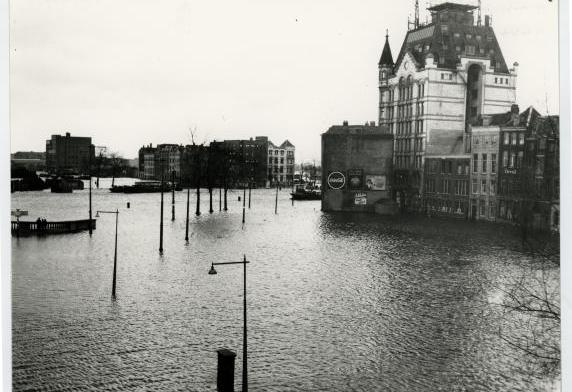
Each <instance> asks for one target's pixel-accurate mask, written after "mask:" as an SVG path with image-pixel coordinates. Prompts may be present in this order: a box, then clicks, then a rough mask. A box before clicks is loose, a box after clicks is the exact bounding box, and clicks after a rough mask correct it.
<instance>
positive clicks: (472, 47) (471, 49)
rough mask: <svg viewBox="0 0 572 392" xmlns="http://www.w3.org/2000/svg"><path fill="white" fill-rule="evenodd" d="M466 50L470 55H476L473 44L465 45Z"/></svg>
mask: <svg viewBox="0 0 572 392" xmlns="http://www.w3.org/2000/svg"><path fill="white" fill-rule="evenodd" d="M465 51H466V52H467V54H468V55H470V56H474V54H475V47H474V46H473V45H467V46H465Z"/></svg>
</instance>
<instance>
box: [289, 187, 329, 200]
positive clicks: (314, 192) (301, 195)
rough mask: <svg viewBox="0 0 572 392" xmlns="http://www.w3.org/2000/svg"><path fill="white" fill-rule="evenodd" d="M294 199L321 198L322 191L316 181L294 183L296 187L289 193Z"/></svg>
mask: <svg viewBox="0 0 572 392" xmlns="http://www.w3.org/2000/svg"><path fill="white" fill-rule="evenodd" d="M291 195H292V199H294V200H321V199H322V191H321V189H320V186H319V185H317V184H316V183H309V184H302V185H296V189H295V190H294V192H292V193H291Z"/></svg>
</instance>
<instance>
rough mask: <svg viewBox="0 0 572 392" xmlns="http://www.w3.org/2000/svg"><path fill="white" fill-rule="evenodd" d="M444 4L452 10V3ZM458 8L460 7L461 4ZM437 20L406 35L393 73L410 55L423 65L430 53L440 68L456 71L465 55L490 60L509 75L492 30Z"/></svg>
mask: <svg viewBox="0 0 572 392" xmlns="http://www.w3.org/2000/svg"><path fill="white" fill-rule="evenodd" d="M445 4H449V6H450V3H445ZM457 5H459V6H461V5H460V4H457ZM436 7H437V6H436ZM436 7H433V8H436ZM436 20H437V21H436V22H435V23H432V24H429V25H425V26H421V27H419V28H417V29H415V30H410V31H408V32H407V35H406V36H405V40H404V41H403V44H402V46H401V50H400V51H399V55H398V56H397V60H396V62H395V67H394V70H396V69H397V67H398V66H399V64H400V63H401V61H402V60H403V57H404V56H405V53H406V52H407V51H410V52H411V54H412V55H413V56H414V57H415V59H416V60H417V62H419V63H420V64H425V58H426V57H427V55H428V54H429V53H431V54H433V56H434V58H435V64H437V66H438V67H439V68H448V69H453V70H454V69H456V68H457V63H458V61H459V58H460V56H461V55H463V56H467V57H475V58H488V59H490V60H491V65H493V66H494V67H495V70H496V71H497V72H500V73H508V72H509V70H508V67H507V64H506V62H505V59H504V56H503V54H502V52H501V49H500V46H499V43H498V41H497V38H496V36H495V33H494V31H493V28H492V27H491V26H477V25H472V24H466V23H457V22H456V21H455V20H448V21H446V22H445V21H440V20H439V19H438V18H436ZM477 36H478V38H477ZM467 48H470V49H467ZM473 51H474V52H473ZM469 53H471V54H469Z"/></svg>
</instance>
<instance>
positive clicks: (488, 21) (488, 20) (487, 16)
mask: <svg viewBox="0 0 572 392" xmlns="http://www.w3.org/2000/svg"><path fill="white" fill-rule="evenodd" d="M490 25H491V17H490V15H485V26H490Z"/></svg>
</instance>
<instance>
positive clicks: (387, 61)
mask: <svg viewBox="0 0 572 392" xmlns="http://www.w3.org/2000/svg"><path fill="white" fill-rule="evenodd" d="M378 64H379V65H387V66H390V67H393V56H392V55H391V48H390V47H389V35H388V34H386V35H385V45H383V51H382V52H381V57H380V59H379V63H378Z"/></svg>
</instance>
